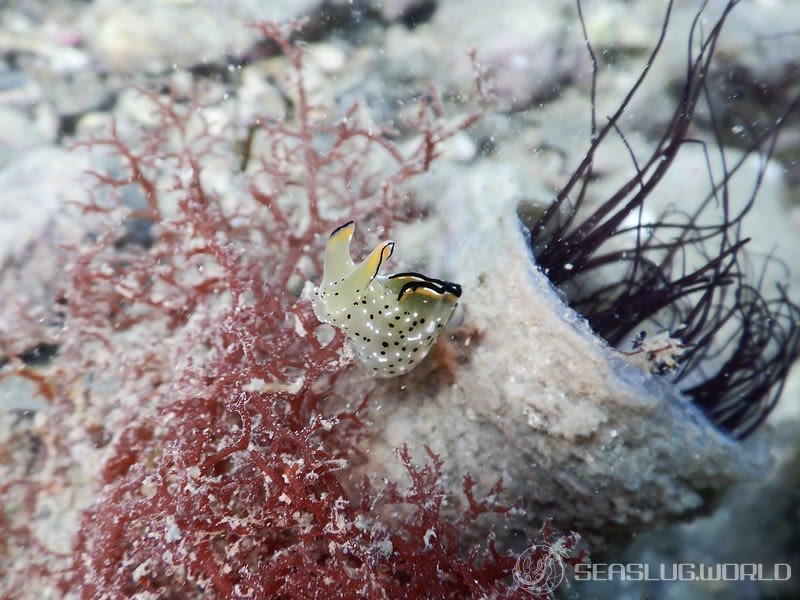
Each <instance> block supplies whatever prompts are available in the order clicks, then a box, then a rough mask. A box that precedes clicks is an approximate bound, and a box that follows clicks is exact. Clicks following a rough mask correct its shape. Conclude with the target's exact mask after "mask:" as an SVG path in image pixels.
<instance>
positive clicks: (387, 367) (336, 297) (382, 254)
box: [313, 222, 461, 377]
mask: <svg viewBox="0 0 800 600" xmlns="http://www.w3.org/2000/svg"><path fill="white" fill-rule="evenodd" d="M354 229H355V227H354V225H353V223H352V222H350V223H346V224H345V225H342V226H341V227H339V228H337V229H336V230H335V231H334V232H333V233H332V234H331V237H330V240H329V241H328V248H327V252H326V255H325V273H324V275H323V278H322V283H321V284H320V286H319V288H317V290H316V292H315V294H314V299H313V306H314V312H315V313H316V315H317V318H319V320H320V321H323V322H325V323H330V324H331V325H334V326H336V327H339V328H340V329H342V330H343V331H344V332H345V334H346V335H347V337H348V339H349V340H350V343H351V344H352V346H353V348H354V349H355V351H356V355H357V357H358V359H359V362H361V363H362V364H363V365H364V366H365V367H366V368H367V369H369V370H370V371H371V372H372V374H373V375H375V376H376V377H395V376H397V375H402V374H404V373H407V372H408V371H410V370H411V369H413V368H414V367H415V366H417V365H418V364H419V363H420V361H422V359H423V358H425V356H426V355H427V354H428V351H429V350H430V348H431V346H433V344H434V343H435V342H436V338H437V337H438V335H439V333H440V331H441V330H442V329H443V328H444V327H445V325H447V322H448V321H449V320H450V317H451V316H452V315H453V311H454V310H455V307H456V303H457V300H458V297H459V296H460V295H461V287H460V286H459V285H458V284H454V283H450V282H447V281H442V280H439V279H434V278H431V277H426V276H425V275H420V274H419V273H397V274H394V275H378V272H379V270H380V268H381V266H382V265H383V263H384V262H385V261H386V260H387V259H388V258H389V257H390V256H391V254H392V251H393V250H394V242H383V243H381V244H379V245H378V247H377V248H375V250H373V251H372V252H371V253H370V255H369V256H368V257H367V258H365V259H364V261H363V262H361V263H360V264H359V265H356V264H355V263H353V260H352V258H351V257H350V240H351V239H352V236H353V231H354Z"/></svg>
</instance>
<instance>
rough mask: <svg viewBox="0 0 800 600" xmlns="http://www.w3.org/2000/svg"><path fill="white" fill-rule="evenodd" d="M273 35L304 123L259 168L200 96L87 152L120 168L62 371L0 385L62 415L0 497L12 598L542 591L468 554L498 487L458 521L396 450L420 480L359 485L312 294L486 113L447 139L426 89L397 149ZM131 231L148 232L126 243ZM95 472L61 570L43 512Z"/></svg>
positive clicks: (275, 121)
mask: <svg viewBox="0 0 800 600" xmlns="http://www.w3.org/2000/svg"><path fill="white" fill-rule="evenodd" d="M257 27H258V29H259V30H260V32H261V33H262V34H263V36H264V37H265V39H269V40H271V41H272V42H274V44H275V46H276V47H277V48H278V49H279V50H280V52H281V54H282V55H283V56H284V57H285V58H286V60H287V65H288V69H290V71H291V73H292V75H293V82H294V85H295V86H296V89H295V90H294V92H295V93H294V94H293V99H294V106H293V111H292V115H291V117H286V118H267V117H265V118H263V119H260V120H259V121H257V122H256V123H254V124H253V125H252V127H251V128H250V135H248V136H246V137H247V139H248V141H247V142H246V144H245V145H246V148H245V150H244V151H242V152H241V153H238V154H237V152H235V151H234V149H233V148H234V147H235V146H236V143H235V142H236V141H237V140H236V139H235V138H236V135H234V134H231V133H229V132H220V131H219V130H218V129H217V128H215V127H214V126H213V125H212V123H211V122H210V120H209V119H208V118H206V114H207V112H206V110H207V109H208V108H212V107H213V105H214V103H215V102H218V101H219V99H217V100H214V99H213V98H212V99H210V100H209V99H208V98H206V97H204V95H203V93H202V91H198V92H197V94H196V95H195V96H193V97H192V98H189V99H182V98H178V97H176V96H173V95H170V94H162V93H158V92H156V91H152V90H146V89H141V90H139V93H140V94H141V95H142V97H143V98H144V99H146V100H147V101H149V102H150V103H151V105H152V107H153V118H154V121H155V123H156V124H155V125H154V126H152V127H146V128H142V129H141V130H137V131H136V133H135V135H129V134H126V133H123V131H122V127H121V126H120V125H119V124H115V125H113V126H112V127H111V129H110V131H109V133H108V135H106V136H104V137H98V138H94V139H92V140H89V141H87V142H84V143H83V144H82V146H85V147H86V148H88V149H89V150H90V151H92V152H98V151H102V152H103V153H105V155H106V156H108V157H110V158H111V159H113V161H114V164H115V165H116V167H115V168H110V169H105V170H98V171H97V172H94V173H93V174H92V175H93V177H94V178H95V179H96V182H97V185H96V187H95V188H93V189H92V190H91V194H90V199H89V200H88V201H87V202H86V203H85V204H84V205H83V206H82V209H83V210H84V211H85V213H86V214H87V215H92V219H93V220H92V223H94V222H95V220H96V222H97V223H99V225H97V226H96V227H95V229H94V230H93V231H92V233H91V235H89V236H87V239H86V240H85V243H83V244H82V245H80V246H78V247H74V248H71V249H70V250H69V251H68V253H67V255H66V256H67V258H66V260H67V264H66V269H65V281H64V284H63V292H62V294H61V295H60V296H59V297H58V298H57V299H56V300H57V304H58V306H59V308H60V310H62V311H63V313H64V315H63V319H64V326H63V328H62V330H61V332H60V333H59V334H58V336H57V343H58V346H59V353H58V356H57V357H56V358H55V359H54V360H53V362H52V365H51V366H49V367H48V368H47V369H44V370H40V371H36V370H33V369H32V368H30V367H28V366H27V365H24V364H22V363H16V362H15V363H12V364H7V365H5V366H4V367H3V370H2V371H0V377H8V376H10V375H16V376H20V375H21V376H23V377H27V378H29V379H31V380H32V381H34V383H35V384H36V385H37V388H38V389H39V390H40V392H41V393H42V395H43V396H44V397H45V398H46V400H47V403H48V407H47V410H46V411H44V413H45V416H44V417H43V418H45V419H46V423H45V424H44V426H43V427H42V430H43V431H46V432H47V433H46V436H45V438H46V439H45V440H44V441H43V442H41V449H40V450H39V451H38V452H37V459H36V461H35V464H33V465H31V466H30V467H29V469H28V474H27V475H26V476H25V477H21V478H18V479H15V480H13V481H6V482H4V483H3V484H2V486H0V498H2V499H3V501H4V503H5V505H6V510H5V512H4V513H0V538H2V539H3V540H4V544H5V547H3V546H0V568H1V569H2V570H3V571H6V573H7V575H5V579H6V582H5V583H4V584H3V585H4V586H5V587H0V593H2V594H8V595H10V596H12V597H13V595H14V594H17V593H20V592H19V590H20V589H22V587H21V584H22V583H23V582H28V584H29V585H33V582H38V583H37V585H41V586H42V587H43V588H47V587H48V586H50V587H51V588H52V586H53V585H55V586H57V589H58V590H59V593H61V594H64V595H67V596H72V597H77V596H79V597H83V598H104V597H115V598H116V597H141V598H169V597H181V598H238V597H251V598H314V597H330V598H334V597H336V598H338V597H342V598H344V597H348V598H351V597H360V598H400V597H468V596H473V597H477V596H491V597H522V596H524V597H532V596H531V594H530V593H528V592H523V591H522V590H521V589H520V588H519V587H518V586H516V585H515V584H514V583H513V582H512V578H511V573H512V570H513V569H514V565H515V562H516V558H515V557H514V556H513V555H511V554H501V553H500V552H498V550H497V549H496V548H495V547H494V545H493V544H492V543H491V541H490V542H489V543H488V545H487V544H475V545H472V542H468V541H466V540H467V536H466V533H467V531H468V529H469V527H470V525H471V524H472V523H474V522H475V521H476V520H478V519H479V518H481V516H483V515H485V514H487V513H504V512H507V511H508V510H510V509H509V508H508V507H501V506H498V505H497V504H495V501H494V500H493V499H494V498H496V497H497V496H498V495H499V493H500V491H501V485H500V484H499V483H498V484H497V485H496V486H495V487H494V488H492V489H491V490H489V491H488V495H487V499H486V500H478V499H477V492H476V490H475V489H474V487H475V485H474V482H473V480H472V479H471V478H469V477H468V476H465V479H464V488H463V492H464V494H465V496H466V498H467V501H468V506H469V510H468V511H467V512H466V513H465V514H464V515H463V516H462V517H461V518H460V519H459V520H456V521H452V520H448V518H447V517H445V516H443V514H442V511H441V510H440V509H441V507H442V504H443V502H445V492H444V489H443V488H442V487H441V486H440V485H439V483H438V479H439V476H440V473H441V464H442V463H441V461H440V459H439V458H438V457H437V456H436V455H435V454H433V453H432V452H429V456H428V457H427V461H428V462H427V463H426V464H425V465H423V466H421V467H420V466H415V465H414V463H413V460H412V457H411V456H410V453H409V451H408V449H407V448H402V449H400V450H399V451H398V456H399V459H400V460H401V462H402V464H403V465H404V467H405V469H406V471H407V474H408V482H406V484H403V483H400V482H388V481H383V482H381V485H378V484H377V483H376V482H375V481H369V480H368V481H365V482H364V484H363V485H362V486H361V488H360V490H359V491H358V492H353V491H352V490H350V489H349V488H348V487H347V485H346V484H345V479H346V478H345V474H346V473H347V471H348V467H349V465H350V464H351V462H352V461H353V460H355V459H357V458H358V457H359V455H360V452H362V451H363V450H362V449H361V448H360V447H359V441H360V439H361V432H363V430H364V428H365V427H368V423H367V421H366V416H367V412H368V407H369V405H368V397H361V398H351V399H349V400H348V401H347V402H342V401H341V399H337V398H335V392H334V384H335V383H336V380H337V377H338V376H339V375H340V374H341V373H342V372H343V371H344V370H345V369H348V368H350V363H349V361H348V359H347V358H346V355H345V354H344V353H343V337H342V335H341V334H340V333H338V332H334V333H333V334H332V339H330V338H329V337H326V336H318V335H316V331H317V330H318V327H320V325H319V323H318V321H317V320H316V318H315V316H314V314H313V311H312V309H311V305H310V303H309V302H308V300H307V297H306V295H305V294H304V292H303V284H304V282H306V281H308V280H309V279H312V278H314V277H318V276H319V274H320V273H321V256H322V245H323V244H324V241H325V239H326V237H327V234H328V233H329V232H330V231H331V230H333V229H334V228H335V227H336V226H337V225H338V224H340V223H341V222H343V221H345V220H349V219H353V220H356V221H359V222H361V223H364V224H366V225H367V227H365V229H369V230H372V231H373V232H374V233H375V234H385V233H386V232H387V231H388V230H389V229H390V228H391V227H392V224H393V223H395V222H397V221H400V220H403V219H405V218H408V215H409V214H410V212H413V210H412V209H410V208H409V206H410V200H409V199H408V198H406V197H405V196H404V194H403V185H404V184H405V183H406V182H407V181H408V180H410V179H411V178H413V177H416V176H418V175H420V174H422V173H424V172H426V171H427V170H428V169H429V168H430V166H431V163H432V162H433V161H435V160H436V157H437V153H438V147H439V145H440V144H441V142H442V141H444V140H446V139H448V138H449V137H451V136H452V135H454V134H456V133H458V132H460V131H463V130H464V129H466V128H468V127H469V126H470V125H472V124H473V123H474V122H475V120H477V118H478V116H477V112H475V113H470V114H467V115H466V116H464V117H462V118H461V119H459V120H456V121H455V122H454V121H452V120H450V121H446V120H445V118H444V113H443V109H442V107H441V104H440V102H439V100H438V98H437V96H436V94H435V92H433V91H431V93H430V97H429V98H428V99H427V100H425V101H421V102H420V104H419V110H418V112H417V113H416V117H415V118H414V119H413V122H410V123H404V124H403V126H404V127H405V128H406V129H407V130H408V131H412V132H415V133H416V136H417V138H418V140H419V141H418V143H417V145H416V146H415V147H413V148H412V149H411V150H402V151H401V149H400V148H399V147H398V146H396V145H394V144H393V143H392V142H391V141H390V137H391V136H389V135H387V134H388V133H389V131H388V130H384V129H380V128H375V127H372V126H367V125H363V124H361V123H360V119H359V113H360V112H361V111H362V109H363V107H362V106H359V105H356V106H354V107H352V108H350V109H349V110H347V111H345V112H344V114H343V116H342V117H341V118H337V119H330V118H328V117H325V116H324V115H325V114H327V112H326V110H324V107H320V106H317V105H315V104H314V103H312V101H311V100H310V99H309V96H308V93H307V91H306V88H305V84H304V80H303V56H304V53H303V49H302V46H300V45H297V44H294V43H292V42H291V41H290V40H291V37H292V35H293V33H294V31H295V30H294V28H292V27H290V26H278V25H275V24H269V23H261V24H258V25H257ZM478 91H479V92H480V88H478ZM478 95H479V96H480V93H479V94H478ZM321 115H322V116H321ZM446 123H449V124H446ZM258 138H260V139H262V140H266V142H265V143H264V144H262V145H261V146H260V148H261V150H258V149H256V147H255V145H254V143H253V140H255V139H258ZM214 161H217V162H218V163H222V164H224V165H225V168H226V169H228V170H229V171H230V173H231V174H232V175H231V181H230V182H229V184H230V187H229V188H228V189H227V190H225V191H220V190H219V189H216V188H215V187H214V185H213V184H212V183H209V181H210V177H209V176H208V170H209V165H210V164H212V163H213V162H214ZM376 165H381V166H380V167H378V166H376ZM131 190H135V194H136V197H137V199H138V200H140V201H139V202H136V203H134V204H136V206H135V207H134V208H131V207H130V203H127V202H126V200H125V199H126V197H127V196H126V194H127V195H128V196H129V195H130V192H131ZM133 223H137V224H138V225H140V226H143V227H144V228H145V229H146V230H147V231H148V234H147V235H146V236H144V237H141V236H140V237H139V238H135V237H134V236H132V235H130V231H131V227H132V224H133ZM336 400H340V401H338V402H336ZM82 466H83V468H84V469H93V468H95V467H96V473H94V472H93V473H91V474H86V475H85V478H86V482H85V483H86V485H88V486H90V489H89V491H87V492H86V493H87V494H88V500H87V501H85V502H84V503H83V506H82V510H81V512H80V516H79V523H78V524H77V527H76V530H77V533H76V534H74V538H73V539H72V546H71V548H70V550H69V552H65V553H61V552H57V551H54V550H53V549H51V548H46V547H44V546H43V544H42V543H41V542H40V541H38V539H37V536H36V535H35V533H34V521H35V519H36V518H37V515H38V512H37V511H38V509H37V506H38V503H39V502H40V500H41V496H42V495H47V494H48V493H49V491H50V490H53V489H56V488H61V489H63V487H65V486H69V485H71V484H70V481H69V475H68V474H69V473H70V472H74V471H76V470H78V471H79V470H81V468H82ZM409 482H410V483H409ZM73 485H74V484H73ZM354 496H355V497H354ZM20 498H21V499H22V500H20ZM13 499H16V500H15V501H12V500H13ZM544 535H545V536H550V537H552V535H553V534H552V532H549V530H546V531H545V532H544ZM565 539H566V540H567V541H566V542H565V544H567V545H568V546H569V547H570V549H571V548H572V547H573V546H574V545H575V543H576V539H575V538H574V537H570V538H565ZM12 547H15V548H17V550H16V551H14V552H12Z"/></svg>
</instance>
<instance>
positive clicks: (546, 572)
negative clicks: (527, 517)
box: [513, 543, 564, 596]
mask: <svg viewBox="0 0 800 600" xmlns="http://www.w3.org/2000/svg"><path fill="white" fill-rule="evenodd" d="M556 546H558V544H556ZM513 574H514V581H515V582H516V583H517V585H518V586H519V587H520V588H522V589H523V590H525V591H526V592H530V593H531V594H533V595H535V596H548V595H550V593H551V592H552V591H553V590H555V589H556V588H557V587H558V586H559V585H560V584H561V582H562V581H564V561H563V551H562V549H561V548H558V547H553V546H551V545H550V544H546V543H545V544H539V545H536V546H531V547H530V548H528V549H527V550H525V551H524V552H523V553H522V554H520V555H519V558H517V564H515V565H514V572H513Z"/></svg>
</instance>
